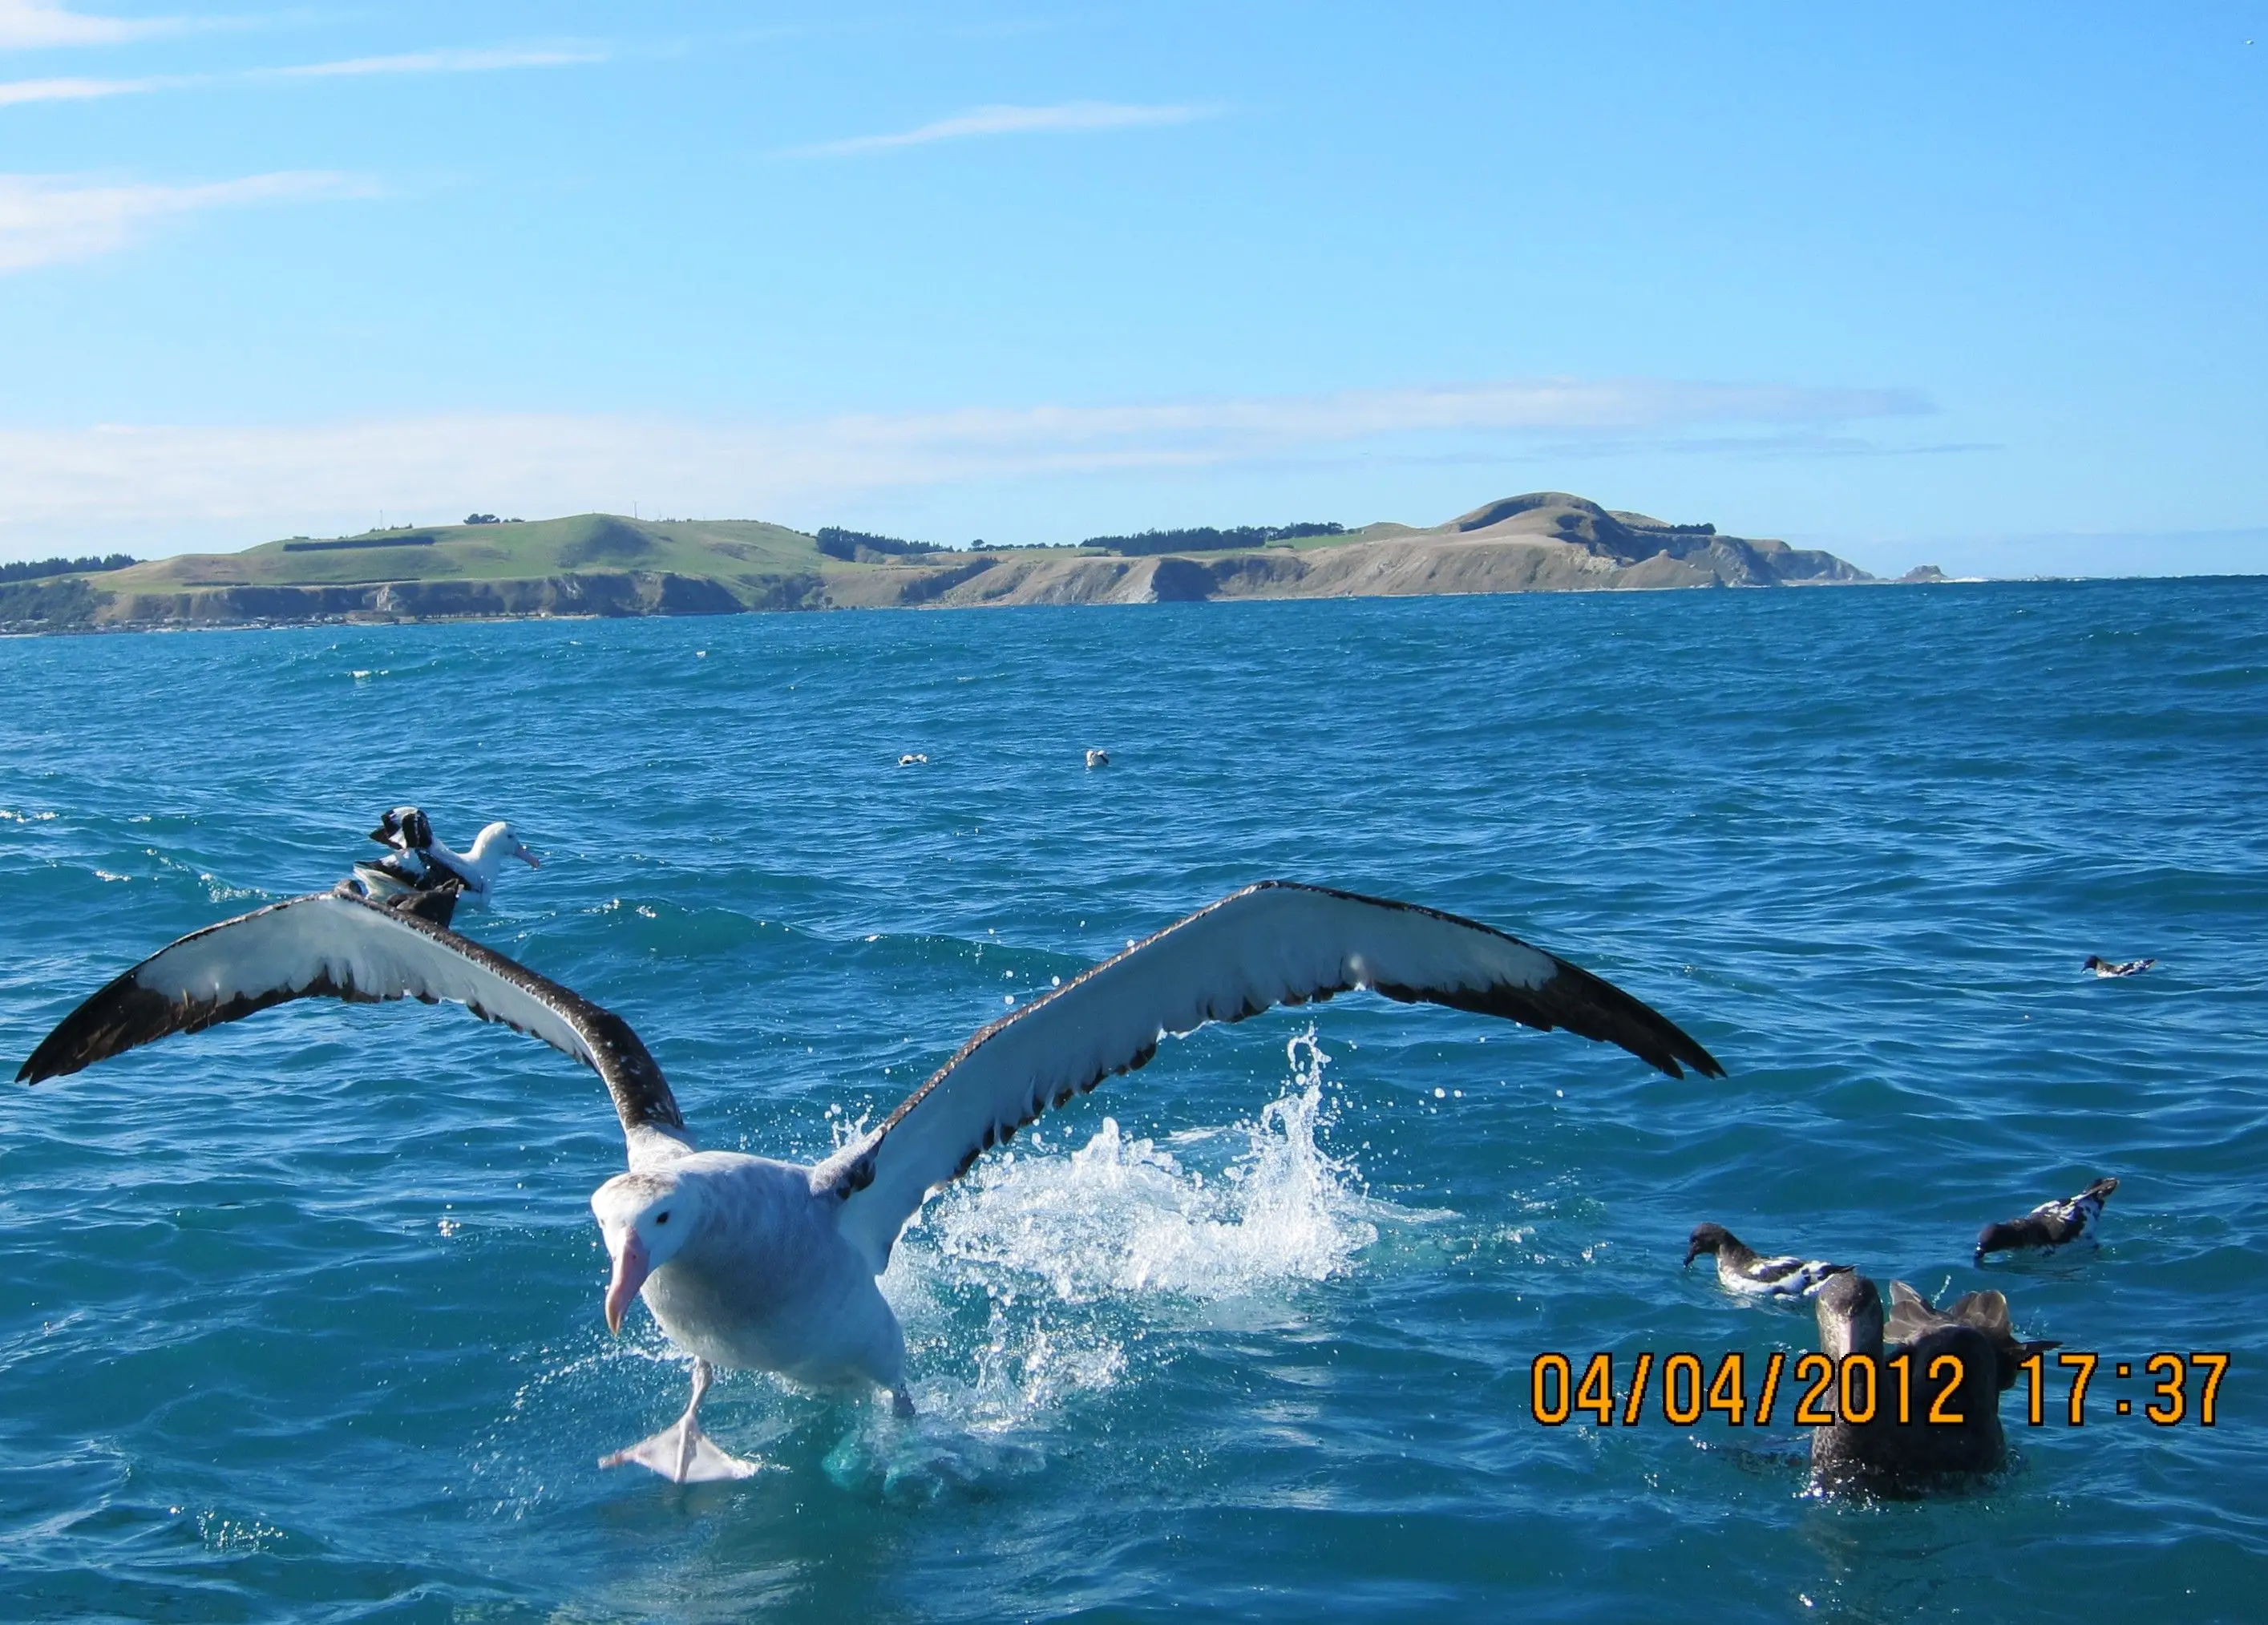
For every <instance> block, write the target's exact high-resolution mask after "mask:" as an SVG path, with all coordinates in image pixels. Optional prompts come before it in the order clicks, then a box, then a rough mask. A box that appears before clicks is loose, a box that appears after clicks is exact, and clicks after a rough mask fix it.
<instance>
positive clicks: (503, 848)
mask: <svg viewBox="0 0 2268 1625" xmlns="http://www.w3.org/2000/svg"><path fill="white" fill-rule="evenodd" d="M370 838H371V839H372V840H373V841H375V842H379V844H380V845H382V846H385V847H387V848H389V849H391V853H390V856H388V857H385V858H382V859H380V860H379V862H377V863H375V864H356V865H355V866H354V871H355V879H357V880H358V881H360V882H361V883H362V886H363V889H364V891H365V892H366V893H369V895H370V896H372V898H374V899H376V900H377V901H380V902H385V901H391V900H393V899H394V898H397V897H400V896H401V895H402V894H403V893H409V892H419V891H430V890H432V889H434V888H436V887H438V886H447V885H449V884H450V883H452V882H454V883H455V884H456V886H457V887H458V889H459V890H460V893H462V894H463V895H465V896H468V897H471V898H474V899H475V900H477V901H486V900H487V898H488V895H489V893H490V891H491V890H493V889H494V888H495V886H496V878H497V872H498V871H500V870H501V869H503V867H504V860H505V859H506V858H508V857H516V858H518V859H519V860H520V862H522V863H524V864H527V866H528V867H529V868H530V869H541V868H542V867H543V862H542V860H541V858H539V857H536V856H535V854H534V853H533V852H531V851H529V850H528V849H527V843H526V842H523V841H522V840H520V838H519V835H515V834H514V833H513V832H512V826H511V825H510V824H508V823H505V822H504V821H503V820H498V821H497V822H496V823H493V824H490V825H487V826H486V827H483V828H482V830H481V833H480V834H479V835H475V836H474V837H473V849H472V850H471V851H469V852H453V851H451V850H450V849H448V848H447V847H446V846H443V845H442V844H441V843H440V842H438V841H437V840H435V839H434V838H433V825H432V821H431V820H430V819H428V818H427V817H426V816H425V814H424V813H423V812H422V811H420V810H419V809H417V808H416V807H411V806H401V807H389V808H387V812H386V815H385V817H384V818H382V819H380V820H379V826H378V827H377V828H376V829H373V830H372V831H371V832H370ZM440 923H442V924H444V925H446V924H447V923H448V921H447V919H446V917H445V918H444V919H443V920H442V921H441V922H440Z"/></svg>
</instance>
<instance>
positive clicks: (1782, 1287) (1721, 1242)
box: [1685, 1224, 1851, 1303]
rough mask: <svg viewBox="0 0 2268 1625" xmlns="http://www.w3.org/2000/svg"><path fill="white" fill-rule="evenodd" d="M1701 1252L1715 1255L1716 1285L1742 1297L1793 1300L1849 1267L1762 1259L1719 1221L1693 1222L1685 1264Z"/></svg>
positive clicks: (1794, 1259)
mask: <svg viewBox="0 0 2268 1625" xmlns="http://www.w3.org/2000/svg"><path fill="white" fill-rule="evenodd" d="M1704 1253H1713V1254H1716V1255H1717V1284H1718V1285H1719V1286H1721V1287H1723V1288H1724V1289H1725V1290H1727V1291H1728V1292H1737V1293H1739V1294H1740V1295H1741V1296H1742V1297H1743V1298H1766V1299H1769V1300H1771V1301H1774V1302H1778V1303H1795V1302H1797V1301H1799V1300H1800V1299H1802V1298H1808V1297H1809V1296H1810V1295H1811V1294H1812V1293H1814V1292H1816V1291H1817V1290H1819V1289H1820V1287H1821V1286H1822V1285H1823V1284H1824V1283H1826V1282H1827V1281H1828V1280H1829V1279H1830V1277H1832V1276H1839V1275H1842V1274H1844V1273H1845V1272H1846V1271H1848V1270H1849V1269H1850V1268H1851V1266H1850V1265H1848V1264H1830V1263H1828V1262H1826V1261H1823V1260H1822V1259H1816V1258H1798V1257H1796V1256H1795V1255H1794V1254H1792V1253H1790V1254H1783V1255H1781V1256H1779V1257H1777V1258H1765V1257H1764V1256H1763V1255H1762V1254H1758V1253H1757V1252H1756V1249H1755V1248H1754V1247H1751V1246H1749V1245H1748V1244H1747V1243H1746V1242H1744V1241H1742V1239H1740V1238H1739V1237H1738V1236H1736V1235H1734V1233H1733V1232H1731V1231H1729V1230H1727V1229H1726V1228H1725V1227H1724V1226H1723V1225H1722V1224H1696V1225H1695V1226H1694V1227H1693V1234H1692V1235H1691V1236H1690V1238H1689V1239H1687V1241H1686V1243H1685V1265H1686V1268H1689V1269H1690V1268H1692V1265H1693V1261H1694V1260H1695V1259H1697V1258H1698V1257H1700V1256H1701V1254H1704Z"/></svg>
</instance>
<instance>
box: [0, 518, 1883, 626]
mask: <svg viewBox="0 0 2268 1625" xmlns="http://www.w3.org/2000/svg"><path fill="white" fill-rule="evenodd" d="M98 563H99V564H100V565H102V566H105V568H99V569H81V568H78V567H80V566H93V565H97V564H98ZM59 564H61V565H63V566H64V567H65V568H62V569H54V568H50V567H37V568H38V569H39V570H40V573H39V574H38V575H37V576H36V577H34V578H31V579H18V580H14V581H6V582H0V630H5V631H11V632H42V631H56V632H61V631H90V630H99V629H128V628H136V627H151V628H154V627H189V626H245V625H278V624H290V623H294V622H306V621H430V620H460V619H468V618H482V617H518V616H528V615H678V614H738V613H740V612H743V611H749V610H785V609H881V608H910V607H925V608H959V607H976V606H988V605H1013V604H1150V603H1189V602H1195V601H1198V600H1203V599H1234V598H1370V597H1411V596H1420V595H1425V594H1430V593H1476V592H1594V591H1607V590H1622V589H1638V588H1646V589H1660V588H1671V587H1733V586H1738V587H1784V586H1808V585H1837V584H1844V583H1853V582H1865V581H1871V580H1872V579H1873V577H1870V576H1868V575H1867V573H1866V572H1865V571H1864V570H1859V569H1858V568H1857V567H1856V566H1854V565H1852V564H1850V563H1847V562H1845V561H1844V560H1842V559H1839V558H1837V557H1836V556H1835V555H1833V554H1830V553H1823V552H1819V551H1815V550H1811V549H1806V548H1791V547H1789V546H1788V545H1787V544H1786V543H1785V542H1782V541H1772V540H1750V539H1746V538H1742V537H1739V536H1726V535H1719V533H1717V531H1716V529H1715V527H1714V526H1708V525H1672V524H1668V523H1665V522H1664V521H1662V520H1660V519H1654V518H1648V517H1646V515H1644V514H1641V513H1625V512H1619V511H1609V510H1608V509H1605V508H1602V507H1601V506H1599V504H1596V503H1594V502H1590V501H1587V500H1586V499H1585V498H1583V497H1580V496H1569V495H1567V494H1566V493H1565V492H1563V491H1537V492H1532V493H1530V494H1528V495H1527V496H1513V497H1507V498H1506V499H1504V500H1502V501H1500V502H1493V503H1490V504H1487V505H1485V506H1484V507H1480V508H1476V509H1474V510H1473V511H1471V512H1469V513H1464V514H1461V515H1459V516H1458V517H1457V518H1454V519H1451V520H1449V521H1447V523H1446V524H1441V525H1435V526H1428V527H1419V526H1408V525H1395V524H1379V525H1369V526H1364V527H1363V528H1361V529H1359V530H1344V529H1342V528H1341V527H1339V526H1336V525H1316V524H1307V525H1291V526H1282V527H1280V528H1262V527H1248V528H1246V529H1241V530H1232V531H1219V530H1193V531H1168V532H1150V533H1145V534H1143V535H1140V536H1112V537H1098V538H1095V539H1094V540H1090V541H1086V542H1080V543H1076V544H1070V545H1065V546H1062V547H1017V548H986V547H983V546H981V545H977V546H972V547H970V548H960V549H955V548H932V547H928V546H925V545H924V544H920V543H915V542H905V541H900V540H896V539H895V538H891V537H885V536H872V535H865V534H862V533H853V532H846V531H840V530H834V529H824V530H821V531H820V532H818V533H815V534H809V535H806V533H803V532H800V531H794V530H790V529H788V528H786V527H785V526H778V525H769V524H764V523H762V522H760V521H756V520H747V519H720V520H706V519H687V520H678V519H649V520H639V519H628V518H622V516H621V515H619V514H608V513H585V514H577V515H575V516H573V517H571V518H559V519H542V520H537V521H534V522H532V523H526V524H523V523H521V522H519V521H518V520H510V521H503V522H499V521H498V520H497V519H496V518H494V517H493V516H491V515H487V514H480V515H475V516H473V521H472V522H470V523H468V524H464V525H446V526H417V527H399V528H395V529H391V530H379V531H368V532H365V533H363V534H361V535H358V536H339V537H329V538H323V539H320V540H318V539H314V538H310V537H305V536H298V537H293V538H291V540H284V541H271V542H268V543H265V544H263V545H261V546H260V547H255V548H247V549H246V550H245V551H243V552H241V553H225V554H209V553H192V554H183V555H180V556H178V557H174V558H167V559H158V560H154V561H151V562H146V563H133V564H124V565H121V564H120V563H119V562H117V561H115V560H108V559H106V560H102V561H96V560H92V559H88V560H83V561H82V560H73V561H63V562H59Z"/></svg>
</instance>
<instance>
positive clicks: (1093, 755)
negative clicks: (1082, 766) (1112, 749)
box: [1086, 750, 1110, 768]
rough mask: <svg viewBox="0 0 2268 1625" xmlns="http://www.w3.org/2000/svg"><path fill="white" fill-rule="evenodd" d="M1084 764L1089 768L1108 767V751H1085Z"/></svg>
mask: <svg viewBox="0 0 2268 1625" xmlns="http://www.w3.org/2000/svg"><path fill="white" fill-rule="evenodd" d="M1086 765H1087V766H1088V767H1090V768H1107V767H1108V766H1109V765H1110V753H1109V752H1108V751H1107V750H1091V751H1089V752H1087V753H1086Z"/></svg>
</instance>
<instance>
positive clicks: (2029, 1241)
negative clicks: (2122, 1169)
mask: <svg viewBox="0 0 2268 1625" xmlns="http://www.w3.org/2000/svg"><path fill="white" fill-rule="evenodd" d="M2117 1188H2118V1181H2117V1180H2095V1183H2094V1184H2092V1185H2090V1186H2088V1188H2086V1189H2085V1190H2083V1191H2081V1192H2080V1193H2079V1195H2076V1196H2066V1197H2065V1198H2063V1200H2061V1201H2060V1202H2042V1203H2040V1205H2039V1206H2038V1207H2036V1208H2034V1209H2033V1210H2031V1211H2030V1212H2029V1213H2027V1214H2025V1215H2024V1217H2021V1218H2015V1219H2008V1220H2006V1221H2004V1222H2003V1223H2000V1224H1987V1225H1986V1226H1985V1228H1984V1230H1983V1232H1980V1233H1979V1234H1978V1236H1977V1262H1978V1263H1980V1264H1981V1263H1983V1262H1984V1261H1985V1254H1987V1253H2015V1252H2026V1251H2031V1252H2043V1253H2052V1252H2054V1251H2055V1249H2056V1248H2058V1247H2062V1246H2071V1245H2072V1244H2073V1242H2077V1241H2087V1240H2090V1239H2099V1238H2097V1237H2096V1236H2095V1222H2096V1221H2097V1220H2098V1219H2100V1218H2101V1217H2102V1204H2103V1203H2104V1202H2107V1201H2109V1200H2110V1193H2111V1192H2112V1191H2114V1190H2117Z"/></svg>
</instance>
